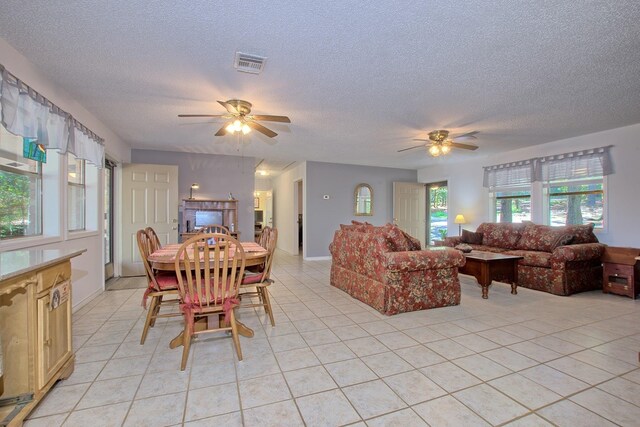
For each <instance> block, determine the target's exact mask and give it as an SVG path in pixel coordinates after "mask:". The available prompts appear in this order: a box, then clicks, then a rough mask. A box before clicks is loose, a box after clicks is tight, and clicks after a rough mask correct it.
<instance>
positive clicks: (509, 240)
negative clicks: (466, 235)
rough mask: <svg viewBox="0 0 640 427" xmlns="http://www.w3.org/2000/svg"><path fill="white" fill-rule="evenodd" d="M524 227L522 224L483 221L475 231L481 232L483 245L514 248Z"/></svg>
mask: <svg viewBox="0 0 640 427" xmlns="http://www.w3.org/2000/svg"><path fill="white" fill-rule="evenodd" d="M524 227H525V226H524V224H512V223H507V222H505V223H502V222H498V223H495V222H483V223H482V224H480V226H479V227H478V229H477V230H476V232H478V233H482V244H483V245H484V246H495V247H497V248H502V249H516V248H517V247H518V241H519V240H520V236H521V235H522V231H523V230H524Z"/></svg>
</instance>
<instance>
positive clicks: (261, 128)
mask: <svg viewBox="0 0 640 427" xmlns="http://www.w3.org/2000/svg"><path fill="white" fill-rule="evenodd" d="M246 123H247V126H249V127H250V128H252V129H255V130H257V131H258V132H260V133H263V134H265V135H267V136H268V137H269V138H273V137H274V136H276V135H278V134H277V133H275V132H274V131H272V130H271V129H267V128H266V127H264V126H262V125H261V124H260V123H256V122H252V121H251V120H248V121H247V122H246Z"/></svg>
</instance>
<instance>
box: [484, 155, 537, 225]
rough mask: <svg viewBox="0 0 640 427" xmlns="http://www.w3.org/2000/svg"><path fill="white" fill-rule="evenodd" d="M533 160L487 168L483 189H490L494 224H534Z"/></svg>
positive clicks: (485, 169)
mask: <svg viewBox="0 0 640 427" xmlns="http://www.w3.org/2000/svg"><path fill="white" fill-rule="evenodd" d="M533 174H534V162H533V160H523V161H518V162H512V163H504V164H501V165H494V166H487V167H485V168H484V186H485V187H487V188H489V196H490V197H489V200H490V203H491V206H490V208H491V215H492V218H493V221H495V222H522V221H530V220H531V182H532V180H533Z"/></svg>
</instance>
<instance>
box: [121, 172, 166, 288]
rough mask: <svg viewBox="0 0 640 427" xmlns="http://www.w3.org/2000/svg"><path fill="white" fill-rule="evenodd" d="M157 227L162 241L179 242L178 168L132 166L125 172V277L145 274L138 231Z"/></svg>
mask: <svg viewBox="0 0 640 427" xmlns="http://www.w3.org/2000/svg"><path fill="white" fill-rule="evenodd" d="M146 227H153V229H154V230H155V231H156V233H157V234H158V238H159V239H160V242H161V243H162V244H163V245H165V244H167V243H177V241H178V166H168V165H146V164H129V165H125V166H124V167H123V169H122V240H121V241H122V270H121V271H122V275H123V276H139V275H143V274H144V266H143V265H142V262H141V260H140V253H139V251H138V242H137V240H136V232H137V231H138V230H140V229H142V228H146Z"/></svg>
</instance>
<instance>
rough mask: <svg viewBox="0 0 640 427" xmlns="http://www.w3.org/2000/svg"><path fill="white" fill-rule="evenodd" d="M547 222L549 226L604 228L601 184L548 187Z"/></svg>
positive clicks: (555, 185)
mask: <svg viewBox="0 0 640 427" xmlns="http://www.w3.org/2000/svg"><path fill="white" fill-rule="evenodd" d="M549 222H550V224H551V225H567V224H587V223H591V222H593V223H594V224H595V227H596V228H602V227H603V226H604V193H603V186H602V183H601V182H600V183H590V184H574V185H559V184H557V183H555V184H551V186H550V187H549Z"/></svg>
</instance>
